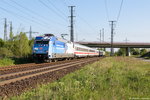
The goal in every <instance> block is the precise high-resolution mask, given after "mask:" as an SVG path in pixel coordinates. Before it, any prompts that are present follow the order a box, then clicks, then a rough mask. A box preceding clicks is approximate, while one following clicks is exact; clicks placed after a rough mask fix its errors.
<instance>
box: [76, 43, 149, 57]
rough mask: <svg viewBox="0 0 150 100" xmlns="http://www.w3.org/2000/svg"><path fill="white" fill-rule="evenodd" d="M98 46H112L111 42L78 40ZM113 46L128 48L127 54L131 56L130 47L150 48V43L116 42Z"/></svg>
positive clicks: (90, 45) (91, 45)
mask: <svg viewBox="0 0 150 100" xmlns="http://www.w3.org/2000/svg"><path fill="white" fill-rule="evenodd" d="M76 43H79V44H82V45H86V46H89V47H96V48H111V43H110V42H76ZM113 48H126V55H127V56H130V48H150V43H144V42H143V43H142V42H114V43H113Z"/></svg>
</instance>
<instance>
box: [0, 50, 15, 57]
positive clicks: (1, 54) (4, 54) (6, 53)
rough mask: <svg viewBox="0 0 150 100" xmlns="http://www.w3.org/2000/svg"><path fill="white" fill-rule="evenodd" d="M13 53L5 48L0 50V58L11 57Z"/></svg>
mask: <svg viewBox="0 0 150 100" xmlns="http://www.w3.org/2000/svg"><path fill="white" fill-rule="evenodd" d="M12 56H13V53H12V51H11V50H9V49H7V48H0V57H3V58H4V57H12Z"/></svg>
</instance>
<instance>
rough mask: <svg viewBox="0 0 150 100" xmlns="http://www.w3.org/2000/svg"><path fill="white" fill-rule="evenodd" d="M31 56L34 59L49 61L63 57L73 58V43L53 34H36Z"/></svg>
mask: <svg viewBox="0 0 150 100" xmlns="http://www.w3.org/2000/svg"><path fill="white" fill-rule="evenodd" d="M71 47H72V48H71ZM70 49H71V50H70ZM33 57H34V59H36V60H48V61H50V62H51V61H52V60H54V61H56V60H58V59H63V58H73V57H74V52H73V43H71V42H69V41H67V40H63V39H60V38H57V37H55V36H54V35H53V34H45V35H44V36H38V37H36V38H35V41H34V46H33Z"/></svg>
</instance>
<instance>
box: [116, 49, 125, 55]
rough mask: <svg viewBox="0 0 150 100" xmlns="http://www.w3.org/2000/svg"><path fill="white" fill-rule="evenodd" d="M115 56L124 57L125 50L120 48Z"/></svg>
mask: <svg viewBox="0 0 150 100" xmlns="http://www.w3.org/2000/svg"><path fill="white" fill-rule="evenodd" d="M116 55H117V56H125V55H126V49H125V48H120V49H119V50H118V52H116Z"/></svg>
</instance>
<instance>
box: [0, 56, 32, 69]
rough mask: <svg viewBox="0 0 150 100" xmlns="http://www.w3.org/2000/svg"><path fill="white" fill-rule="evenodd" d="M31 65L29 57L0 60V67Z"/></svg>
mask: <svg viewBox="0 0 150 100" xmlns="http://www.w3.org/2000/svg"><path fill="white" fill-rule="evenodd" d="M26 63H33V60H32V58H31V57H28V58H1V59H0V67H5V66H10V65H16V64H26Z"/></svg>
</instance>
